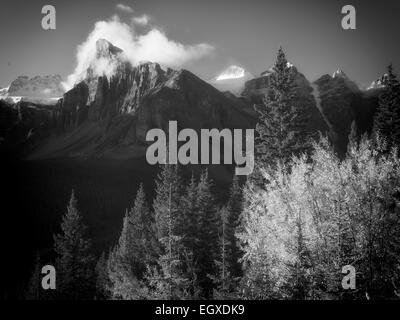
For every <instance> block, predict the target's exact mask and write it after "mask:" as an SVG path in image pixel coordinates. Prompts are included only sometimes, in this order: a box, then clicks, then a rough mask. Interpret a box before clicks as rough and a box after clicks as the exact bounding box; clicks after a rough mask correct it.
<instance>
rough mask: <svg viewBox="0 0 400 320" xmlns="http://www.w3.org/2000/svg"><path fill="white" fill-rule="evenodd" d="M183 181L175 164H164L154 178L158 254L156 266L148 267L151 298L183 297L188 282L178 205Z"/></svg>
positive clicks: (187, 290) (180, 211)
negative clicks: (156, 177)
mask: <svg viewBox="0 0 400 320" xmlns="http://www.w3.org/2000/svg"><path fill="white" fill-rule="evenodd" d="M181 198H182V184H181V181H180V178H179V175H178V167H177V166H173V165H168V164H167V165H165V166H164V167H163V169H162V172H161V174H160V175H159V176H158V179H157V181H156V198H155V200H154V204H153V208H154V212H155V221H156V227H157V235H158V241H159V243H160V247H161V255H160V257H159V259H158V261H157V266H156V267H154V268H151V269H150V272H149V274H148V277H147V280H148V281H149V284H150V287H151V289H152V290H151V295H152V297H153V298H162V299H185V298H187V297H188V295H189V283H188V279H187V278H186V275H185V247H184V245H183V229H184V228H183V222H184V219H183V216H182V210H181V208H180V205H179V204H180V201H181Z"/></svg>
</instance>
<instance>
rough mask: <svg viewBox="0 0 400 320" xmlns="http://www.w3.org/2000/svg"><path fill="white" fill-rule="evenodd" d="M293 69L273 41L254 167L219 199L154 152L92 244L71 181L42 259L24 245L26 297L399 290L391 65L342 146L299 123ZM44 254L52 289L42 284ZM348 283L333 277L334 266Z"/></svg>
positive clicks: (397, 111)
mask: <svg viewBox="0 0 400 320" xmlns="http://www.w3.org/2000/svg"><path fill="white" fill-rule="evenodd" d="M294 99H295V96H294V90H293V77H292V73H291V68H290V67H289V66H288V63H287V60H286V56H285V53H284V52H283V50H282V49H280V50H279V52H278V55H277V59H276V62H275V65H274V73H273V75H272V76H271V83H270V90H269V93H268V94H267V95H266V96H265V98H264V100H263V103H262V104H260V105H257V106H256V110H257V112H258V114H259V118H258V123H257V126H256V130H255V133H256V136H255V167H254V171H253V172H252V173H251V174H250V175H248V176H247V177H238V176H236V175H234V178H233V181H232V184H231V186H230V191H229V199H228V200H227V201H226V202H225V203H221V202H220V201H217V200H216V199H215V196H214V194H213V191H212V187H213V181H212V179H211V178H210V177H209V174H208V172H207V169H206V168H205V169H204V171H203V172H202V173H201V174H200V175H194V174H193V175H192V177H191V178H190V179H189V180H188V179H183V178H182V175H181V165H172V164H165V165H160V170H159V174H158V176H157V178H156V181H155V196H154V199H153V200H152V202H149V201H148V198H147V196H146V194H145V189H144V188H143V186H142V185H141V186H140V187H139V189H138V191H137V193H136V197H135V199H134V204H133V206H132V207H131V208H127V209H126V213H125V216H124V218H123V221H122V230H121V233H120V237H119V240H118V242H117V243H115V244H114V245H113V246H112V247H110V248H109V250H107V251H105V252H103V253H102V254H101V255H100V256H96V254H95V253H94V252H93V250H92V246H91V242H92V241H91V239H90V238H89V236H88V232H87V231H88V230H87V227H86V226H85V224H84V219H83V218H84V217H83V216H82V214H81V212H80V210H79V194H75V192H74V191H72V193H71V198H70V201H69V203H68V204H67V210H66V212H65V215H64V216H63V219H62V221H61V226H60V232H59V233H57V234H55V235H54V245H53V251H54V256H55V257H56V258H55V260H54V261H42V257H41V256H40V254H38V255H37V258H36V263H35V267H34V269H33V270H32V273H31V278H30V280H29V283H28V284H27V288H26V294H25V297H26V299H63V300H65V299H72V300H78V299H96V300H103V299H113V300H120V299H121V300H137V299H255V300H264V299H296V300H319V299H323V300H338V299H357V300H358V299H362V300H370V299H399V298H400V159H399V155H398V146H399V145H400V83H399V80H398V78H397V75H396V74H395V73H394V71H393V68H392V66H389V67H388V70H387V76H386V77H385V78H384V92H383V94H382V95H381V97H380V99H379V107H378V111H377V113H376V115H375V119H374V128H373V131H372V133H371V134H361V133H359V132H358V131H357V128H356V126H355V125H353V126H352V130H351V133H350V135H349V141H348V147H347V153H346V154H345V156H341V155H338V153H337V152H336V151H335V149H334V147H333V146H332V143H331V141H330V139H329V138H328V137H325V136H323V135H319V136H316V135H315V134H314V133H311V132H310V133H309V132H306V130H305V129H304V128H305V122H306V120H307V119H304V117H301V116H300V113H299V112H298V110H295V109H294V108H293V106H292V104H293V101H294ZM46 263H50V264H54V266H55V268H56V270H57V290H42V288H41V284H40V283H41V273H40V270H41V266H42V265H43V264H46ZM348 265H350V266H352V267H354V269H355V270H356V287H355V288H354V289H350V290H349V289H344V288H343V287H342V279H343V274H342V268H343V267H344V266H348Z"/></svg>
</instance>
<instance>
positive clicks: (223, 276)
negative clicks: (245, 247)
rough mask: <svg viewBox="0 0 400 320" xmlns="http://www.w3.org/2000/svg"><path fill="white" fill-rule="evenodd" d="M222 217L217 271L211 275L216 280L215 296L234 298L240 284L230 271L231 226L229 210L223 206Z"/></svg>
mask: <svg viewBox="0 0 400 320" xmlns="http://www.w3.org/2000/svg"><path fill="white" fill-rule="evenodd" d="M219 215H220V218H221V227H220V232H219V252H218V255H217V258H216V260H215V265H216V267H217V272H216V275H215V276H211V279H212V280H213V282H214V287H215V288H214V291H213V298H214V299H218V300H223V299H232V298H234V297H235V295H234V292H235V291H236V286H237V284H238V281H237V280H238V278H234V277H233V276H232V274H231V272H230V271H229V269H231V268H230V267H231V264H230V262H229V260H230V258H231V252H230V250H229V247H230V244H231V243H230V240H229V238H230V233H231V230H230V227H229V216H230V214H229V211H228V209H227V208H226V207H223V208H222V209H221V210H220V212H219Z"/></svg>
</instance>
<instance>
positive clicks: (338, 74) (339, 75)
mask: <svg viewBox="0 0 400 320" xmlns="http://www.w3.org/2000/svg"><path fill="white" fill-rule="evenodd" d="M332 78H347V76H346V74H345V73H344V72H343V70H342V69H337V70H336V71H335V72H334V73H333V74H332Z"/></svg>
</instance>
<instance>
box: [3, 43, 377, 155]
mask: <svg viewBox="0 0 400 320" xmlns="http://www.w3.org/2000/svg"><path fill="white" fill-rule="evenodd" d="M88 65H89V67H88V68H87V70H85V71H84V72H83V73H82V75H81V77H80V80H79V81H78V82H77V83H76V84H75V85H74V86H73V87H72V88H71V89H70V90H68V91H67V92H65V93H64V94H63V96H62V98H60V99H57V98H54V99H55V100H54V101H56V104H55V105H50V104H47V103H43V101H32V100H30V101H28V100H24V99H22V100H20V101H10V100H4V99H3V100H1V99H0V122H1V123H0V141H1V143H0V149H1V148H3V149H6V150H9V149H10V148H11V149H12V150H18V151H19V153H20V154H21V155H22V156H23V157H25V158H28V159H49V158H66V157H79V158H106V159H131V158H138V157H143V155H144V154H145V150H146V146H147V145H148V143H147V142H146V141H145V136H146V133H147V131H148V130H150V129H152V128H162V129H164V130H165V131H167V129H168V122H169V121H170V120H177V121H178V125H179V129H182V128H193V129H195V130H197V131H199V130H200V129H201V128H219V129H222V128H232V129H233V128H242V129H245V128H255V124H256V122H257V113H256V112H255V111H254V108H253V106H254V105H255V104H259V103H262V98H263V97H264V96H265V94H266V93H267V92H268V90H269V81H270V77H271V75H272V73H273V72H274V71H273V69H272V68H269V69H268V70H266V71H264V72H262V73H261V74H260V75H259V76H257V77H254V78H253V76H251V77H252V78H251V79H250V80H247V81H246V79H248V78H250V74H249V73H247V72H246V71H245V70H244V69H243V68H241V67H237V66H231V67H229V68H228V69H226V70H225V71H224V72H222V73H221V74H220V75H219V76H217V77H216V78H215V79H214V80H213V81H214V82H217V83H221V84H222V83H225V84H228V83H229V84H232V83H236V84H239V83H240V85H243V90H242V91H241V92H240V97H238V95H239V91H237V92H236V94H234V93H233V92H232V91H225V92H221V90H218V89H216V88H215V86H216V85H211V84H210V83H208V82H205V81H203V80H201V79H200V78H198V77H197V76H196V75H194V74H193V73H191V72H189V71H187V70H184V69H182V70H173V69H170V68H166V67H162V66H160V65H159V64H157V63H152V62H143V63H140V64H139V65H137V66H132V65H131V64H130V63H129V62H128V60H127V59H126V57H125V54H124V52H123V51H122V50H121V49H120V48H118V47H115V46H114V45H112V44H111V43H110V42H108V41H106V40H104V39H99V40H98V41H97V42H96V48H95V55H94V57H93V60H92V61H90V63H89V64H88ZM289 67H290V68H291V69H292V71H293V75H294V79H295V90H296V98H295V103H294V106H295V108H298V109H299V110H301V115H302V117H303V118H305V119H307V130H308V131H311V132H315V133H317V132H318V131H319V132H322V133H328V134H329V136H330V137H331V139H332V141H333V143H334V145H335V146H336V148H337V150H338V151H339V152H340V153H341V154H344V152H345V151H346V145H347V137H348V134H349V131H350V127H351V123H352V122H353V121H355V122H356V124H357V126H358V129H359V132H360V133H362V132H369V131H371V128H372V124H373V116H374V113H375V110H376V107H377V105H378V97H379V94H380V92H381V89H379V88H377V89H376V90H367V91H362V90H360V89H359V88H358V87H357V85H356V84H355V83H354V82H353V81H351V80H350V79H349V78H348V77H347V75H346V74H345V73H344V72H343V71H342V70H340V69H339V70H337V71H336V72H335V73H333V75H324V76H322V77H320V78H319V79H318V80H316V81H314V82H313V83H310V82H309V81H308V80H307V79H306V78H305V76H304V75H303V74H302V73H301V72H299V71H298V69H297V68H296V67H295V66H294V65H293V64H291V63H289ZM43 79H44V80H43ZM17 80H18V81H14V82H13V83H12V85H11V86H10V88H9V89H8V90H4V89H3V90H2V92H3V94H4V92H6V91H7V93H6V95H9V94H10V92H11V94H16V93H17V92H19V94H20V93H21V92H29V93H31V92H32V91H34V90H33V89H32V88H33V84H37V85H36V87H38V88H53V90H51V94H52V95H56V94H59V93H60V91H57V90H58V89H57V88H59V87H58V85H59V83H60V82H61V79H60V78H59V77H44V78H43V77H42V78H38V77H35V78H33V80H32V79H28V78H27V77H20V78H19V79H17ZM39 83H40V84H41V85H40V86H39V85H38V84H39ZM236 88H239V86H238V87H236ZM39 91H41V92H43V90H39ZM233 91H235V90H233ZM48 94H50V93H48Z"/></svg>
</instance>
